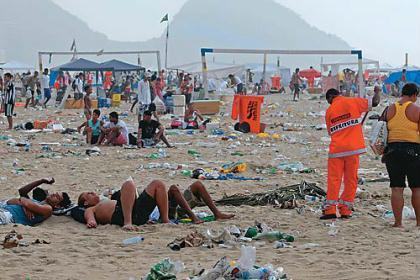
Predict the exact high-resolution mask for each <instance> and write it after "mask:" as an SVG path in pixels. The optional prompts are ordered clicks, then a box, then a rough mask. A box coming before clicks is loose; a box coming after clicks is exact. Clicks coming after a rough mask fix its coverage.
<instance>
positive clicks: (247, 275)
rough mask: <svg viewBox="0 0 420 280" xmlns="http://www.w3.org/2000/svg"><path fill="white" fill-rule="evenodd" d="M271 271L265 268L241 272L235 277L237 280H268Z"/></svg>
mask: <svg viewBox="0 0 420 280" xmlns="http://www.w3.org/2000/svg"><path fill="white" fill-rule="evenodd" d="M269 275H270V271H269V270H268V269H266V268H264V267H260V268H252V269H249V270H245V271H240V272H239V273H237V274H236V275H235V277H236V278H237V279H268V276H269Z"/></svg>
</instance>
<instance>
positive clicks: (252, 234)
mask: <svg viewBox="0 0 420 280" xmlns="http://www.w3.org/2000/svg"><path fill="white" fill-rule="evenodd" d="M257 234H258V229H257V228H255V227H249V228H248V229H247V231H246V233H245V237H248V238H254V237H255V236H257Z"/></svg>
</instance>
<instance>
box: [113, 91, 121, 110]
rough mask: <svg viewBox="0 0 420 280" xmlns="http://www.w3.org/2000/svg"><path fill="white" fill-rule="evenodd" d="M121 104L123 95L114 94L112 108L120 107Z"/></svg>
mask: <svg viewBox="0 0 420 280" xmlns="http://www.w3.org/2000/svg"><path fill="white" fill-rule="evenodd" d="M120 104H121V94H119V93H114V94H113V95H112V104H111V106H112V107H120Z"/></svg>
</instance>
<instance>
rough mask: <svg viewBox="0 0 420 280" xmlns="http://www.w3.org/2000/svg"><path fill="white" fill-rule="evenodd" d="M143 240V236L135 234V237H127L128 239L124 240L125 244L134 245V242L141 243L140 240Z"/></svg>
mask: <svg viewBox="0 0 420 280" xmlns="http://www.w3.org/2000/svg"><path fill="white" fill-rule="evenodd" d="M143 241H144V238H143V237H141V236H134V237H131V238H127V239H125V240H123V244H124V245H132V244H137V243H140V242H143Z"/></svg>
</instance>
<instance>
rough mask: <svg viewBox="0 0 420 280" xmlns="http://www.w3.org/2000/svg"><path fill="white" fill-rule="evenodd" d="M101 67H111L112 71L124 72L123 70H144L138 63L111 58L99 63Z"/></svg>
mask: <svg viewBox="0 0 420 280" xmlns="http://www.w3.org/2000/svg"><path fill="white" fill-rule="evenodd" d="M100 65H101V67H105V68H112V69H114V72H125V71H144V70H145V68H144V67H142V66H140V65H134V64H129V63H127V62H124V61H120V60H117V59H112V60H109V61H106V62H103V63H101V64H100Z"/></svg>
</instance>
